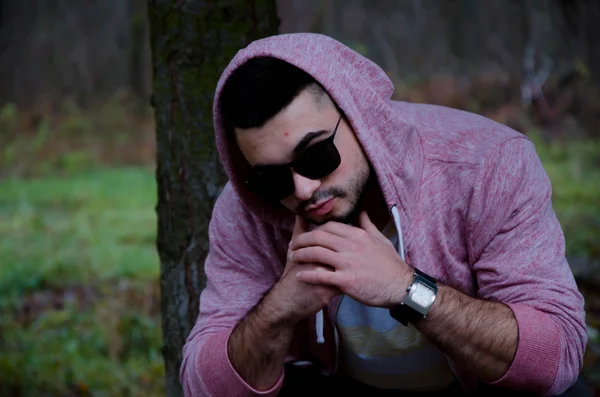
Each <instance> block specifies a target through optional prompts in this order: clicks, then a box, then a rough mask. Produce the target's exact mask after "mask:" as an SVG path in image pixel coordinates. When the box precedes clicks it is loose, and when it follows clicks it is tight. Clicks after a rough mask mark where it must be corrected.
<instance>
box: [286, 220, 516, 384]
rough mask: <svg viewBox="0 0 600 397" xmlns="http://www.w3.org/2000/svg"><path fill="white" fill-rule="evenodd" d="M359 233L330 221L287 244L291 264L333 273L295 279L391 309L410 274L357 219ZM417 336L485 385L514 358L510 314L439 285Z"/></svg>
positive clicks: (309, 271)
mask: <svg viewBox="0 0 600 397" xmlns="http://www.w3.org/2000/svg"><path fill="white" fill-rule="evenodd" d="M360 226H361V227H360V228H356V227H352V226H348V225H344V224H341V223H336V222H329V223H327V224H325V225H323V226H320V227H319V228H317V229H315V230H313V231H312V232H309V233H305V234H302V235H300V236H298V237H297V238H295V239H294V240H292V244H291V248H292V250H293V256H292V257H293V259H294V261H298V262H320V263H324V264H327V265H329V266H331V267H332V268H333V271H325V272H317V271H314V270H312V269H304V270H302V271H299V272H298V273H297V278H298V280H301V281H303V282H305V283H309V284H315V285H331V286H335V287H337V288H339V289H340V290H341V291H342V292H344V293H345V294H347V295H350V296H352V297H353V298H354V299H356V300H358V301H360V302H361V303H363V304H365V305H370V306H378V307H392V306H394V305H396V304H398V303H400V302H402V300H403V299H404V297H405V296H406V288H408V285H409V284H410V283H411V281H412V279H413V277H412V271H411V269H410V267H409V266H408V265H407V264H406V263H404V262H403V261H402V260H401V259H400V257H399V256H398V254H397V253H396V250H395V249H394V247H393V245H392V244H391V243H390V242H389V240H388V239H387V238H386V237H385V236H383V235H382V234H381V233H380V232H379V230H377V228H376V227H375V225H373V224H372V223H371V221H370V220H369V218H368V217H367V215H366V214H365V213H362V214H361V218H360ZM413 325H414V326H415V327H416V328H417V329H418V330H419V331H420V332H422V333H423V334H424V335H425V336H427V338H429V339H430V340H431V341H432V342H433V343H435V344H436V345H437V346H438V347H439V348H440V349H441V350H442V351H443V352H444V353H446V354H448V355H449V356H450V357H452V358H453V359H454V360H455V361H457V362H458V363H461V364H462V365H463V366H465V367H466V368H473V370H474V372H475V373H476V374H477V375H478V376H479V377H480V378H481V379H483V380H485V381H488V382H489V381H495V380H497V379H499V378H500V377H502V375H504V374H505V373H506V371H507V370H508V368H509V367H510V364H511V362H512V360H513V358H514V357H515V352H516V350H517V345H518V327H517V322H516V319H515V317H514V315H513V313H512V311H511V309H510V308H509V307H508V306H506V305H504V304H503V303H500V302H489V301H483V300H479V299H475V298H471V297H469V296H467V295H464V294H462V293H460V292H458V291H456V290H454V289H452V288H450V287H448V286H445V285H440V286H439V290H438V295H437V298H436V301H435V304H434V305H433V306H432V308H431V310H430V311H429V313H428V314H427V319H426V320H419V321H417V322H415V323H414V324H413Z"/></svg>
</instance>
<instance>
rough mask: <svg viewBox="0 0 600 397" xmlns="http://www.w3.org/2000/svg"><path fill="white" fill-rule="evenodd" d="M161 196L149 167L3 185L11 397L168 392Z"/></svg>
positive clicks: (2, 273)
mask: <svg viewBox="0 0 600 397" xmlns="http://www.w3.org/2000/svg"><path fill="white" fill-rule="evenodd" d="M155 204H156V185H155V182H154V175H153V172H152V171H151V170H149V169H144V168H121V169H114V170H103V171H97V172H90V173H83V174H78V175H75V176H71V177H65V178H58V177H56V178H46V179H39V180H6V181H2V182H0V297H1V298H0V395H7V394H8V393H9V392H10V393H14V394H17V393H19V394H18V395H21V396H40V395H65V394H66V393H67V392H68V390H69V389H70V390H72V391H73V390H75V391H77V393H79V395H86V393H87V391H89V393H90V395H94V396H151V395H157V396H158V395H161V393H162V388H163V367H162V358H161V356H160V353H159V352H160V346H161V345H162V343H161V336H160V322H159V315H158V309H157V304H156V301H157V300H158V288H157V279H158V274H159V263H158V257H157V254H156V248H155V244H154V241H155V235H156V216H155V213H154V206H155ZM82 291H84V292H85V291H88V293H90V294H91V295H92V296H93V297H92V298H86V299H84V298H81V296H80V295H81V293H82ZM78 294H79V295H78ZM36 299H37V300H36ZM53 300H58V301H59V304H58V306H56V305H53V304H49V302H50V303H51V302H52V301H53ZM153 302H154V303H153ZM24 304H28V305H29V306H31V307H33V309H31V310H33V311H35V312H36V313H37V314H36V315H33V316H29V317H30V318H26V317H27V316H25V315H24V314H23V312H24ZM24 317H25V318H24Z"/></svg>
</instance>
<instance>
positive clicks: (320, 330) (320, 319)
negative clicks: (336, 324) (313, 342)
mask: <svg viewBox="0 0 600 397" xmlns="http://www.w3.org/2000/svg"><path fill="white" fill-rule="evenodd" d="M316 320H317V324H316V325H317V327H316V328H317V343H318V344H321V343H325V337H324V336H323V310H319V311H318V312H317V318H316Z"/></svg>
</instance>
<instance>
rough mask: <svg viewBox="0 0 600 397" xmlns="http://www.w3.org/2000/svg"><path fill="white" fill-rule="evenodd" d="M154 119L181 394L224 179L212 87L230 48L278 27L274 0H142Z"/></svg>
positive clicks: (165, 282)
mask: <svg viewBox="0 0 600 397" xmlns="http://www.w3.org/2000/svg"><path fill="white" fill-rule="evenodd" d="M148 14H149V22H150V40H151V48H152V66H153V75H154V76H153V95H152V104H153V106H154V112H155V119H156V140H157V145H156V147H157V168H156V180H157V184H158V204H157V207H156V211H157V215H158V236H157V248H158V253H159V256H160V270H161V271H160V285H161V313H162V331H163V340H164V346H163V356H164V361H165V370H166V374H165V375H166V391H167V395H168V396H169V397H175V396H182V395H183V392H182V389H181V385H180V382H179V368H180V365H181V349H182V347H183V345H184V343H185V340H186V338H187V336H188V334H189V332H190V330H191V328H192V327H193V325H194V323H195V321H196V318H197V316H198V309H199V297H200V292H201V290H202V289H203V288H204V285H205V278H204V270H203V263H204V259H205V257H206V254H207V250H208V241H207V240H208V239H207V229H208V222H209V220H210V216H211V212H212V208H213V205H214V202H215V200H216V198H217V197H218V195H219V193H220V191H221V187H222V186H223V184H224V182H225V180H226V177H225V175H224V173H223V172H222V170H221V167H220V162H219V159H218V154H217V151H216V148H215V145H214V136H213V124H212V102H213V93H214V89H215V87H216V84H217V81H218V78H219V76H220V74H221V72H222V71H223V69H224V68H225V66H227V64H228V63H229V61H230V60H231V58H232V57H233V56H234V55H235V53H236V52H237V51H238V50H239V49H241V48H242V47H244V46H246V45H247V44H248V43H249V42H251V41H253V40H255V39H258V38H261V37H264V36H267V35H273V34H276V33H277V27H278V24H279V21H278V18H277V14H276V7H275V0H229V1H200V0H187V1H186V0H148Z"/></svg>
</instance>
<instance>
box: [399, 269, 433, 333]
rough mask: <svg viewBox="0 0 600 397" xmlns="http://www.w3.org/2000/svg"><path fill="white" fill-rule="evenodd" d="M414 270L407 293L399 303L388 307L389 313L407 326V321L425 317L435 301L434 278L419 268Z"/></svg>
mask: <svg viewBox="0 0 600 397" xmlns="http://www.w3.org/2000/svg"><path fill="white" fill-rule="evenodd" d="M413 270H414V271H415V274H414V278H413V282H412V283H411V284H410V285H409V286H408V288H407V289H406V291H407V292H408V294H407V295H406V297H405V298H404V301H402V303H401V304H399V305H397V306H394V307H393V308H391V309H390V315H391V316H392V317H393V318H394V319H396V320H398V321H399V322H401V323H402V324H404V325H405V326H408V323H409V322H414V321H417V320H419V319H422V318H425V317H426V316H427V313H428V312H429V309H430V308H431V306H432V305H433V302H435V297H436V295H437V291H438V286H437V284H436V282H435V279H434V278H433V277H431V276H428V275H427V274H425V273H423V272H422V271H420V270H419V269H413Z"/></svg>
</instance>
